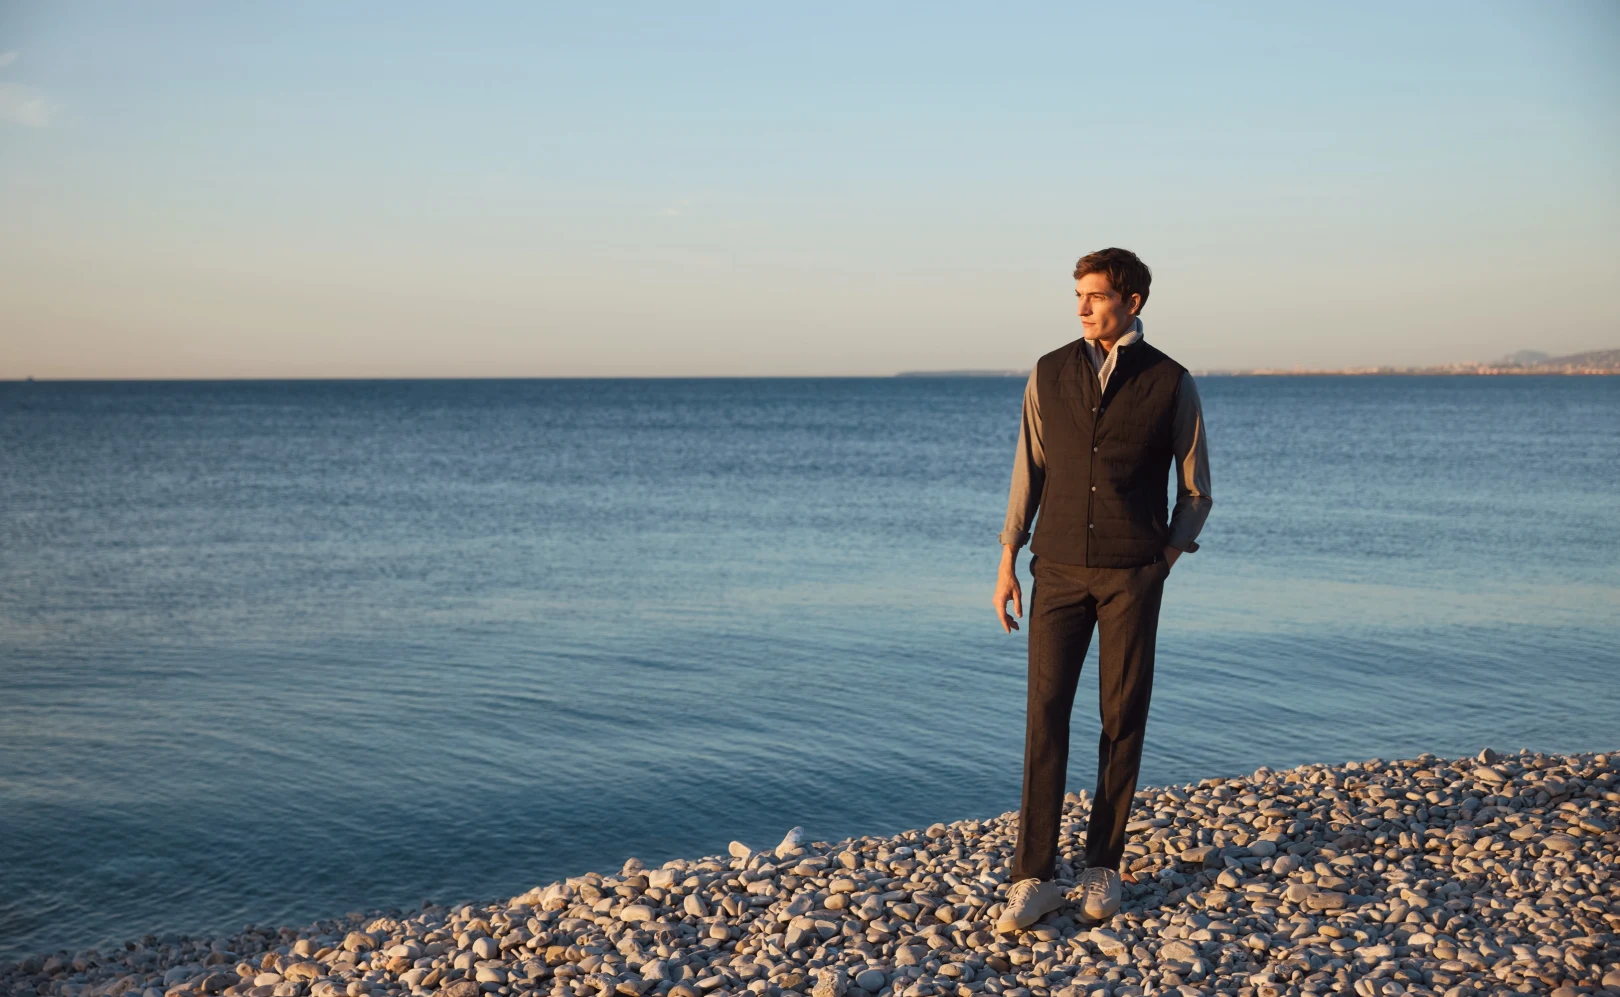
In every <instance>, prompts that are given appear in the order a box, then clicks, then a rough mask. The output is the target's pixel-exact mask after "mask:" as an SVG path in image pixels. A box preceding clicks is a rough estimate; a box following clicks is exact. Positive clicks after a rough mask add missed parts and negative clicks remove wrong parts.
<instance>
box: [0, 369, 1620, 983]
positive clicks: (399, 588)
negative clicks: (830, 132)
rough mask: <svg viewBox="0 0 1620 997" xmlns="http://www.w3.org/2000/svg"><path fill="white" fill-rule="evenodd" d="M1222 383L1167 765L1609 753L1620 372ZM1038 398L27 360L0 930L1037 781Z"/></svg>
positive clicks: (543, 868) (171, 926) (387, 884)
mask: <svg viewBox="0 0 1620 997" xmlns="http://www.w3.org/2000/svg"><path fill="white" fill-rule="evenodd" d="M1200 386H1201V390H1202V394H1203V398H1204V405H1205V413H1206V418H1207V423H1208V433H1209V440H1210V449H1211V454H1212V477H1213V489H1212V491H1213V493H1214V496H1215V505H1214V511H1213V513H1212V515H1211V517H1210V519H1209V523H1208V525H1207V527H1206V528H1205V531H1204V533H1203V535H1202V536H1201V537H1200V541H1201V542H1202V543H1203V550H1201V551H1199V552H1198V553H1196V554H1192V555H1188V556H1186V557H1184V558H1183V559H1182V560H1181V561H1180V562H1179V563H1178V564H1177V565H1176V567H1175V569H1174V571H1173V572H1172V573H1171V575H1170V577H1169V579H1168V581H1167V583H1166V584H1167V591H1166V602H1165V609H1164V617H1163V622H1162V625H1161V631H1160V634H1161V637H1160V651H1159V662H1158V667H1157V680H1156V687H1155V689H1154V696H1153V705H1152V713H1151V716H1150V719H1149V722H1148V737H1147V748H1146V753H1145V757H1144V759H1143V771H1142V784H1143V785H1152V784H1164V783H1180V782H1186V781H1189V780H1195V779H1199V778H1203V777H1206V776H1211V775H1223V774H1224V775H1233V774H1239V773H1247V772H1251V771H1253V770H1254V769H1255V768H1256V767H1258V766H1260V765H1269V766H1271V767H1273V768H1281V767H1285V766H1290V765H1295V764H1298V763H1302V762H1309V761H1326V762H1337V761H1343V760H1347V759H1368V758H1373V757H1380V758H1396V757H1411V756H1415V755H1418V754H1421V753H1423V752H1434V753H1436V754H1440V755H1453V754H1462V753H1473V752H1477V751H1479V749H1481V748H1482V747H1485V746H1487V745H1489V746H1492V747H1495V748H1497V749H1499V750H1504V749H1506V750H1516V749H1518V748H1520V747H1531V748H1534V749H1537V750H1549V751H1551V750H1612V749H1615V748H1620V721H1617V719H1616V718H1617V717H1620V682H1617V681H1616V675H1617V673H1620V528H1617V527H1620V378H1605V377H1588V378H1582V377H1501V378H1485V377H1436V378H1424V377H1256V378H1243V377H1205V378H1201V379H1200ZM1022 387H1023V381H1022V379H1020V378H1007V379H999V378H943V377H942V378H927V377H921V378H897V379H765V380H728V379H717V380H556V381H543V380H535V381H443V382H433V381H414V382H413V381H376V382H262V383H249V382H224V383H197V382H191V383H34V384H26V383H9V384H3V385H0V955H17V954H21V953H24V952H31V951H43V950H48V949H57V948H67V949H78V948H81V947H84V946H89V945H99V946H104V945H107V944H109V943H115V942H120V941H123V940H125V939H130V938H136V937H139V936H140V935H142V934H144V933H146V932H149V931H153V932H160V933H161V932H165V931H176V932H187V933H193V934H196V933H214V932H223V931H230V930H236V929H239V928H240V927H241V926H242V925H243V924H244V923H247V922H254V923H259V924H293V923H303V922H307V921H309V920H312V919H314V918H317V917H322V916H329V915H333V914H341V913H343V912H346V911H349V910H356V909H374V908H377V907H385V906H398V907H411V906H415V905H418V904H420V903H421V901H422V900H424V899H428V898H431V899H433V900H436V901H440V902H453V901H456V900H475V899H486V900H487V899H493V898H496V897H505V896H511V895H513V894H515V893H518V892H520V891H522V890H524V889H526V888H527V887H529V886H532V885H535V884H538V883H542V882H547V881H549V880H552V879H554V878H557V877H560V876H564V875H570V874H576V873H579V872H582V871H585V870H588V869H601V870H609V869H617V868H618V867H619V866H620V865H621V864H622V862H623V861H624V859H625V858H626V857H627V856H630V855H635V856H639V857H641V858H642V859H643V860H645V861H647V862H649V863H652V862H661V861H663V860H664V859H667V858H670V857H674V856H677V855H688V856H695V855H702V854H713V853H717V852H723V851H724V850H725V847H726V844H727V842H728V841H730V840H731V839H732V838H740V839H742V840H744V841H746V842H749V843H751V844H753V845H755V846H756V847H758V846H763V845H768V844H772V843H774V842H775V841H776V840H777V839H778V838H780V836H781V835H782V833H783V832H784V831H786V830H787V829H788V828H789V827H791V826H793V825H796V824H800V825H803V826H804V827H805V829H806V831H807V832H808V834H809V836H810V837H811V838H812V839H820V840H828V841H833V840H837V839H839V838H841V837H844V836H847V835H851V834H863V833H877V832H893V831H896V830H900V829H903V828H907V827H916V826H921V825H926V824H928V823H931V822H933V821H936V820H945V821H949V820H955V819H959V818H962V817H969V816H987V815H992V814H998V813H1001V812H1004V811H1007V810H1012V809H1015V808H1016V807H1017V805H1018V791H1019V784H1020V765H1021V762H1022V738H1023V706H1024V703H1023V696H1024V668H1025V657H1024V636H1023V635H1022V633H1018V634H1013V635H1011V636H1008V635H1005V634H1003V633H1002V632H1001V630H1000V627H999V626H998V625H997V624H996V623H995V621H994V617H993V615H992V610H991V606H990V592H991V585H992V583H993V581H994V577H995V569H996V563H997V558H998V556H999V549H998V547H997V546H996V534H997V532H998V531H999V529H1000V527H1001V520H1002V515H1003V512H1004V507H1005V502H1006V489H1007V483H1008V475H1009V472H1010V468H1011V463H1012V451H1013V443H1014V439H1015V437H1016V434H1017V419H1018V410H1019V395H1020V392H1021V389H1022ZM1025 578H1026V591H1027V584H1028V583H1027V574H1026V575H1025ZM1095 654H1096V651H1095V648H1094V649H1093V651H1092V655H1093V661H1094V660H1095ZM1097 727H1098V721H1097V713H1096V676H1095V669H1094V667H1093V666H1091V665H1088V667H1087V668H1086V671H1085V675H1084V678H1083V679H1082V686H1081V693H1080V697H1079V699H1078V701H1077V707H1076V711H1075V721H1074V741H1073V750H1072V754H1071V759H1072V762H1071V769H1070V777H1071V784H1072V785H1073V786H1074V787H1075V788H1079V787H1082V786H1089V785H1090V784H1091V780H1092V778H1093V775H1094V765H1095V758H1096V754H1095V752H1096V747H1095V745H1096V733H1097Z"/></svg>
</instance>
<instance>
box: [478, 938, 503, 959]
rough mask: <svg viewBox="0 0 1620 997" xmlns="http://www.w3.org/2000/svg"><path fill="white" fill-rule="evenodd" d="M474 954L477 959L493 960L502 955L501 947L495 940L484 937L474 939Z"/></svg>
mask: <svg viewBox="0 0 1620 997" xmlns="http://www.w3.org/2000/svg"><path fill="white" fill-rule="evenodd" d="M472 954H473V958H475V959H493V958H495V957H496V956H498V955H500V954H501V946H500V943H499V942H497V941H495V939H493V938H491V937H489V936H488V935H484V936H483V937H481V938H475V939H473V943H472Z"/></svg>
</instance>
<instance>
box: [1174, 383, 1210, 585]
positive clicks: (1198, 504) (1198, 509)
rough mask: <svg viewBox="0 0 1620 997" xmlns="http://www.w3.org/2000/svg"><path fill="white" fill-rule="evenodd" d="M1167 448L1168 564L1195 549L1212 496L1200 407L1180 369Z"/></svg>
mask: <svg viewBox="0 0 1620 997" xmlns="http://www.w3.org/2000/svg"><path fill="white" fill-rule="evenodd" d="M1173 418H1174V426H1173V428H1172V434H1173V435H1172V440H1171V448H1172V450H1173V453H1174V456H1175V461H1176V467H1175V471H1176V507H1175V510H1174V511H1173V512H1171V513H1170V539H1169V541H1168V542H1167V544H1166V546H1165V549H1164V556H1165V559H1166V560H1167V561H1169V563H1170V564H1172V565H1174V564H1175V563H1176V558H1178V557H1180V556H1181V555H1182V554H1184V553H1186V554H1190V553H1192V552H1193V551H1195V550H1197V549H1198V542H1197V540H1196V539H1195V538H1196V537H1197V536H1198V531H1200V530H1202V529H1203V528H1204V520H1205V519H1207V518H1209V508H1210V506H1211V505H1213V504H1214V503H1215V499H1214V498H1213V497H1211V495H1210V493H1209V447H1208V443H1207V440H1206V439H1205V437H1204V407H1203V404H1202V402H1201V401H1200V400H1199V398H1198V386H1197V385H1196V384H1194V383H1193V377H1192V374H1190V373H1187V372H1183V373H1182V375H1181V387H1180V390H1178V391H1177V392H1176V410H1175V413H1174V417H1173Z"/></svg>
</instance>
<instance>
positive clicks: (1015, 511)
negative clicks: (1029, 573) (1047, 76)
mask: <svg viewBox="0 0 1620 997" xmlns="http://www.w3.org/2000/svg"><path fill="white" fill-rule="evenodd" d="M1045 484H1046V452H1045V451H1044V450H1043V449H1042V448H1041V409H1040V404H1039V401H1038V399H1037V398H1036V397H1035V372H1034V371H1033V370H1032V371H1030V372H1029V381H1028V382H1027V383H1026V384H1025V385H1024V415H1023V419H1022V420H1021V421H1020V423H1019V426H1018V448H1017V450H1016V451H1014V453H1013V469H1012V487H1011V488H1010V489H1009V490H1008V492H1007V518H1006V520H1005V521H1003V523H1002V527H1001V537H1000V539H1001V543H1002V545H1003V546H1010V547H1013V548H1015V549H1016V548H1019V547H1022V546H1024V545H1025V544H1026V543H1028V542H1029V529H1030V524H1031V523H1032V522H1033V521H1034V519H1035V510H1036V508H1037V507H1038V506H1039V505H1040V503H1041V488H1042V487H1043V486H1044V485H1045Z"/></svg>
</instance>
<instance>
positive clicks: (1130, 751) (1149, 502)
mask: <svg viewBox="0 0 1620 997" xmlns="http://www.w3.org/2000/svg"><path fill="white" fill-rule="evenodd" d="M1151 279H1152V275H1151V274H1150V273H1149V271H1148V268H1147V266H1146V265H1145V264H1143V263H1142V261H1141V260H1139V259H1137V257H1136V254H1134V253H1131V252H1128V251H1127V250H1123V249H1104V250H1101V251H1099V252H1096V253H1092V254H1090V255H1088V256H1084V257H1082V258H1081V259H1080V261H1079V263H1077V264H1076V265H1075V269H1074V280H1075V285H1074V286H1075V295H1076V296H1077V297H1078V298H1079V315H1080V325H1081V327H1082V329H1083V330H1084V335H1083V336H1082V337H1081V338H1080V339H1077V340H1075V341H1074V342H1072V343H1069V344H1068V345H1066V346H1063V347H1060V348H1058V349H1056V350H1053V351H1052V352H1051V353H1048V354H1046V355H1045V356H1043V357H1041V358H1040V360H1039V361H1037V362H1036V364H1035V369H1034V370H1033V371H1031V372H1030V375H1029V383H1028V384H1027V385H1026V386H1025V388H1024V417H1023V424H1022V426H1021V427H1020V429H1019V433H1018V449H1017V453H1016V456H1015V460H1014V462H1013V474H1012V489H1011V493H1010V494H1009V495H1008V497H1007V518H1006V522H1005V525H1004V528H1003V530H1002V532H1001V537H1000V539H1001V544H1002V548H1001V570H1000V572H999V574H998V576H997V578H996V590H995V607H996V615H997V617H998V618H999V619H1000V621H1001V626H1002V629H1003V630H1004V631H1008V632H1011V631H1012V630H1016V629H1018V624H1017V623H1015V622H1014V621H1013V619H1012V617H1010V616H1008V615H1007V601H1008V600H1009V599H1010V600H1012V604H1013V613H1014V614H1015V615H1018V616H1022V615H1023V594H1022V592H1021V591H1020V589H1019V586H1018V576H1017V574H1016V572H1015V567H1016V563H1017V558H1018V548H1019V547H1022V546H1023V545H1024V543H1025V542H1026V541H1028V542H1029V549H1030V554H1031V557H1030V563H1029V569H1030V575H1031V579H1032V580H1031V582H1030V605H1029V620H1028V622H1029V697H1028V712H1027V716H1026V726H1025V732H1024V789H1023V803H1022V807H1021V809H1020V812H1019V825H1018V848H1017V852H1016V854H1015V856H1014V859H1013V871H1012V872H1013V874H1012V878H1013V885H1012V887H1011V889H1009V890H1008V895H1007V903H1006V907H1005V908H1004V913H1003V914H1002V916H1001V919H1000V921H999V922H998V924H997V928H998V929H999V930H1001V931H1005V932H1010V931H1017V930H1018V929H1020V928H1026V927H1028V926H1029V925H1031V924H1033V923H1035V922H1036V921H1038V920H1039V919H1040V918H1041V917H1042V916H1043V915H1045V914H1047V913H1048V912H1050V911H1053V910H1056V909H1057V908H1058V907H1059V906H1061V905H1062V903H1063V901H1064V897H1065V890H1064V884H1062V883H1059V882H1058V881H1057V877H1056V872H1057V845H1058V830H1059V824H1060V822H1061V820H1062V816H1063V788H1064V787H1063V783H1064V774H1065V770H1066V769H1067V767H1068V761H1069V713H1070V710H1071V708H1072V707H1073V705H1074V692H1075V683H1076V682H1077V680H1078V679H1079V677H1080V665H1081V662H1082V661H1084V660H1085V656H1086V648H1087V647H1088V646H1089V645H1090V643H1091V632H1092V628H1093V625H1096V626H1097V627H1098V628H1099V629H1100V630H1101V635H1100V647H1099V665H1098V667H1099V668H1100V669H1101V672H1100V676H1099V678H1100V681H1099V687H1100V692H1101V700H1102V702H1101V713H1102V736H1101V738H1100V739H1099V741H1098V745H1097V788H1096V794H1095V796H1094V797H1093V799H1092V805H1091V817H1090V820H1089V823H1088V825H1087V830H1086V846H1085V871H1084V872H1083V873H1082V874H1081V875H1080V877H1079V881H1078V883H1077V884H1076V887H1075V894H1076V898H1077V899H1079V900H1080V901H1081V904H1082V908H1083V911H1084V913H1085V916H1086V917H1087V918H1089V919H1091V920H1093V921H1101V920H1105V919H1107V918H1109V917H1112V916H1113V914H1114V912H1115V911H1117V910H1118V909H1119V896H1120V877H1119V865H1120V859H1121V858H1122V857H1123V854H1124V850H1125V823H1126V821H1127V820H1128V819H1129V817H1130V811H1131V801H1132V799H1133V797H1134V796H1135V795H1136V779H1137V772H1138V769H1139V768H1140V765H1141V760H1142V737H1143V732H1144V729H1145V727H1146V724H1147V714H1148V700H1149V697H1150V695H1151V693H1152V691H1153V651H1154V643H1155V637H1156V634H1157V631H1158V624H1159V602H1160V598H1161V596H1162V594H1163V591H1164V580H1165V578H1166V577H1167V576H1168V575H1169V573H1170V570H1171V566H1172V565H1174V564H1175V562H1176V558H1178V557H1180V556H1181V555H1182V554H1183V553H1187V552H1191V551H1195V550H1197V549H1198V544H1197V543H1196V542H1194V538H1195V537H1196V536H1197V535H1198V531H1199V530H1200V529H1201V528H1202V527H1203V525H1204V520H1205V518H1206V517H1207V516H1208V515H1209V509H1210V505H1211V502H1212V499H1211V498H1210V493H1209V455H1208V453H1207V451H1206V449H1205V442H1204V419H1203V411H1202V408H1201V406H1200V404H1199V399H1198V389H1197V388H1196V387H1195V386H1194V384H1193V379H1192V376H1191V375H1190V374H1188V373H1187V370H1186V368H1184V367H1182V366H1181V365H1180V364H1178V363H1176V362H1175V361H1174V360H1172V359H1170V358H1169V357H1168V356H1166V355H1165V354H1163V353H1161V352H1160V351H1159V350H1157V349H1155V348H1154V347H1152V346H1150V345H1148V343H1147V342H1146V341H1144V340H1143V338H1142V335H1143V328H1142V319H1141V318H1140V314H1141V311H1142V306H1143V305H1144V304H1146V303H1147V298H1148V284H1149V282H1150V281H1151ZM1172 465H1173V466H1174V468H1175V479H1176V504H1175V510H1174V512H1173V513H1171V514H1169V515H1166V513H1167V511H1168V510H1167V508H1166V507H1167V505H1168V501H1167V498H1166V493H1167V490H1168V482H1167V480H1166V479H1167V478H1168V476H1169V471H1170V469H1171V467H1172ZM1037 508H1039V510H1040V520H1039V522H1037V523H1036V524H1035V531H1034V536H1033V538H1031V536H1030V532H1029V523H1030V520H1031V519H1032V518H1033V517H1034V515H1035V512H1036V509H1037Z"/></svg>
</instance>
